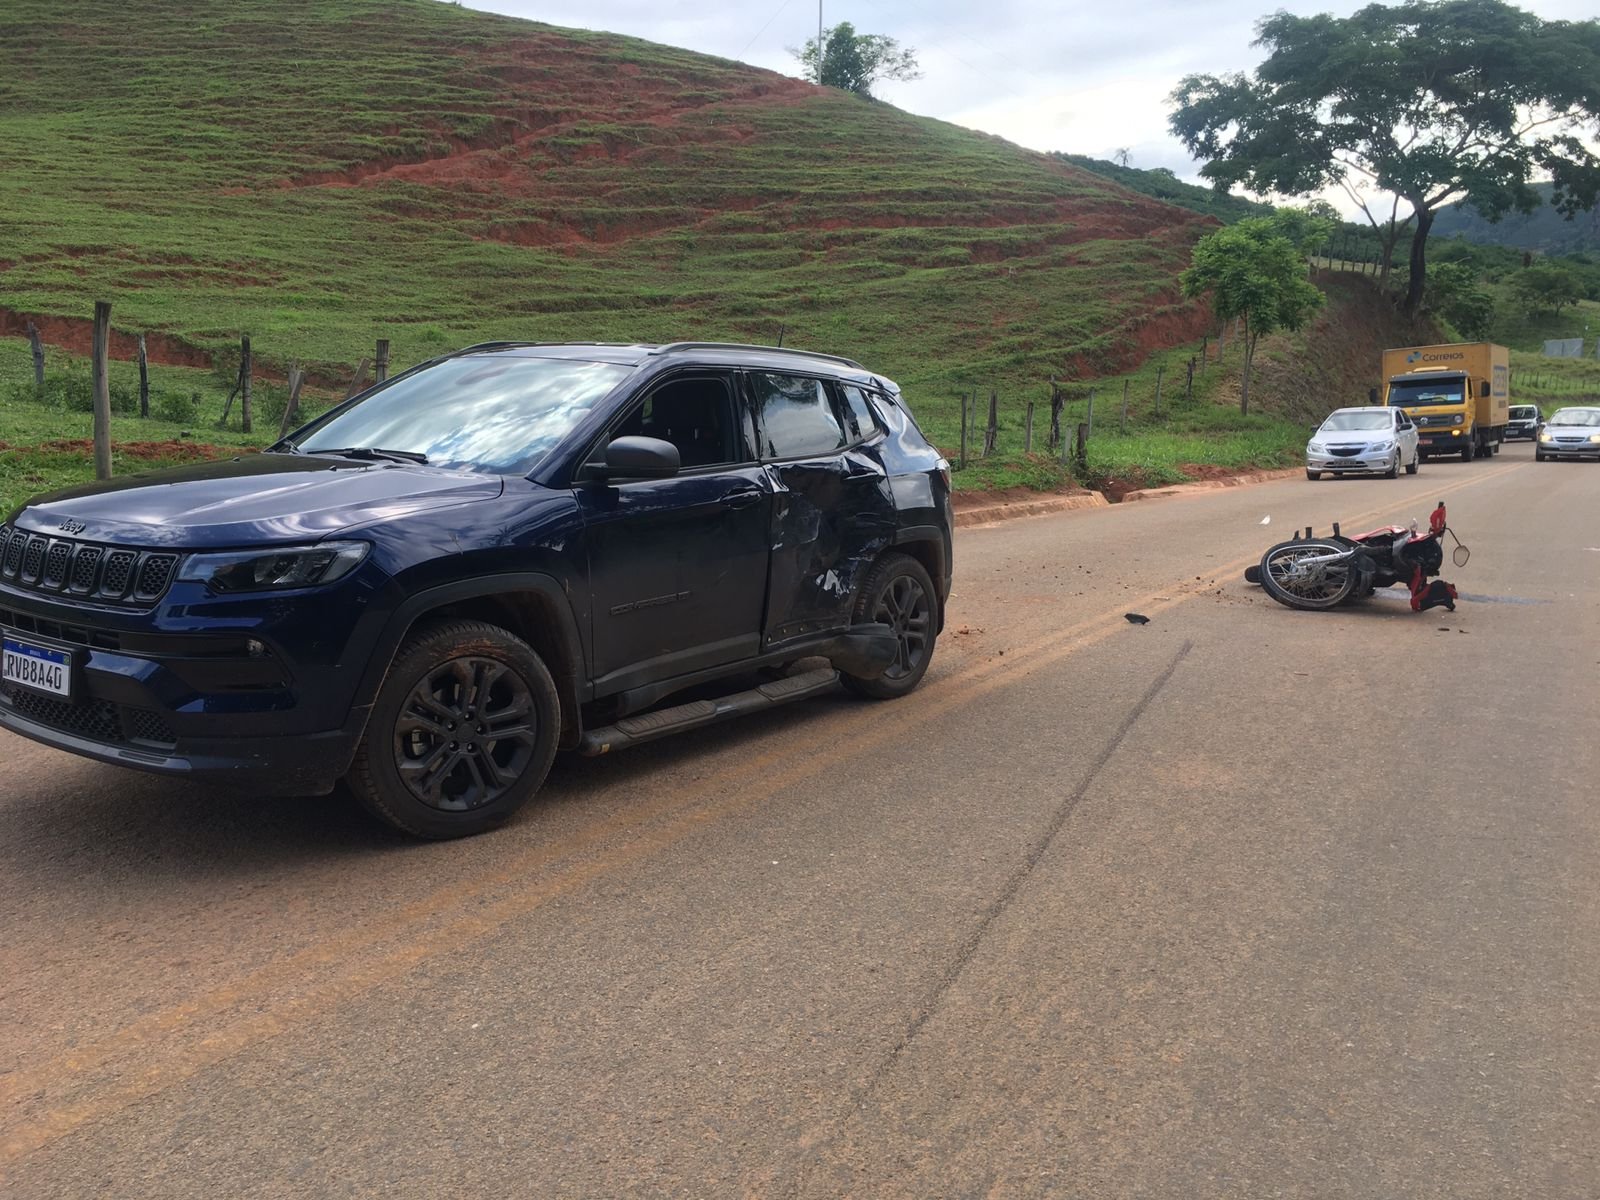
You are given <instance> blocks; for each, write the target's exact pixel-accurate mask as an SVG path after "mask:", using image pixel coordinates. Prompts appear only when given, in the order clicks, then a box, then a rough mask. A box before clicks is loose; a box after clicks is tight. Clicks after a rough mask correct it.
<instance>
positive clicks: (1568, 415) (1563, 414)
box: [1546, 408, 1600, 426]
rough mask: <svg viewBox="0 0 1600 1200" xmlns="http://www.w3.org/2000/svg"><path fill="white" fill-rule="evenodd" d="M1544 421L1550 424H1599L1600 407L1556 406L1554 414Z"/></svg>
mask: <svg viewBox="0 0 1600 1200" xmlns="http://www.w3.org/2000/svg"><path fill="white" fill-rule="evenodd" d="M1546 423H1547V424H1550V425H1596V426H1600V408H1558V409H1556V415H1555V416H1553V417H1551V418H1550V420H1549V421H1548V422H1546Z"/></svg>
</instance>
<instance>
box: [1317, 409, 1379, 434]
mask: <svg viewBox="0 0 1600 1200" xmlns="http://www.w3.org/2000/svg"><path fill="white" fill-rule="evenodd" d="M1393 428H1394V418H1393V417H1392V416H1390V415H1389V414H1388V413H1386V412H1384V411H1382V410H1381V409H1374V410H1372V411H1370V412H1336V413H1332V414H1330V415H1329V417H1328V419H1327V420H1326V421H1324V422H1323V423H1322V430H1321V432H1323V433H1342V432H1344V431H1345V430H1351V429H1393Z"/></svg>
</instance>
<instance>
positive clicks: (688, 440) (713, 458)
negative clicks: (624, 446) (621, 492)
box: [607, 376, 752, 470]
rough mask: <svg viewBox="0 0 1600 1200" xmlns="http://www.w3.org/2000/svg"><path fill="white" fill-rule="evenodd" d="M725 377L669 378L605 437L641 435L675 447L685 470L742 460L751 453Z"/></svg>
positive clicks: (743, 461)
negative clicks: (668, 380) (658, 439)
mask: <svg viewBox="0 0 1600 1200" xmlns="http://www.w3.org/2000/svg"><path fill="white" fill-rule="evenodd" d="M745 434H746V431H745V429H744V428H743V427H742V426H741V423H740V422H739V421H738V420H737V418H736V416H735V411H734V404H733V392H732V390H731V389H730V387H729V386H728V381H727V380H726V379H722V378H718V377H714V376H713V377H709V378H705V377H697V378H692V379H674V380H672V381H671V382H669V383H665V384H662V385H661V386H660V387H658V388H656V389H654V390H653V391H651V392H650V394H649V395H648V396H646V397H645V399H644V402H643V403H642V404H640V405H638V406H636V407H635V408H634V409H633V410H632V411H630V412H629V413H628V414H627V415H626V416H625V417H624V418H623V419H622V420H621V421H619V422H618V423H617V424H616V425H615V426H613V427H612V429H611V430H610V432H609V433H608V434H607V438H608V439H609V438H618V437H627V436H629V435H642V436H644V437H653V438H660V439H661V440H662V441H664V442H671V443H672V444H673V445H674V446H676V447H677V448H678V460H679V462H681V463H682V464H683V467H684V469H685V470H692V469H693V468H695V467H712V466H722V465H727V464H732V463H746V462H749V461H750V460H751V458H752V454H751V450H750V443H749V440H748V439H747V438H746V436H745Z"/></svg>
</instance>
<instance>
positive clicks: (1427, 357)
mask: <svg viewBox="0 0 1600 1200" xmlns="http://www.w3.org/2000/svg"><path fill="white" fill-rule="evenodd" d="M1466 357H1467V356H1466V355H1465V354H1464V353H1462V352H1461V351H1460V350H1456V351H1454V352H1453V353H1450V354H1440V353H1438V352H1436V351H1432V350H1413V351H1412V352H1411V353H1410V354H1408V355H1406V365H1407V366H1410V365H1411V364H1412V363H1414V362H1457V361H1459V360H1461V359H1464V358H1466Z"/></svg>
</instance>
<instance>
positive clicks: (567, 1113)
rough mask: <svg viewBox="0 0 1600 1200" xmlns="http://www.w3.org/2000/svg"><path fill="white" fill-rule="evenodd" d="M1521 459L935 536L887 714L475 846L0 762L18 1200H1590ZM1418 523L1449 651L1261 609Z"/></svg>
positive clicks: (1534, 560) (755, 727) (1553, 691)
mask: <svg viewBox="0 0 1600 1200" xmlns="http://www.w3.org/2000/svg"><path fill="white" fill-rule="evenodd" d="M1531 458H1532V456H1531V453H1530V451H1529V449H1528V448H1527V447H1526V446H1521V447H1517V448H1512V449H1508V450H1507V451H1506V452H1505V453H1504V454H1503V455H1501V456H1500V457H1499V458H1497V459H1494V460H1492V461H1489V462H1478V463H1473V464H1470V465H1467V464H1456V463H1428V464H1425V465H1424V467H1423V469H1422V473H1421V474H1420V475H1418V476H1417V477H1415V478H1402V479H1400V480H1395V481H1386V480H1368V481H1353V480H1344V481H1325V482H1322V483H1319V484H1312V483H1309V482H1306V481H1303V480H1293V481H1288V482H1283V483H1275V484H1267V485H1262V486H1256V487H1247V488H1237V489H1229V490H1224V491H1217V492H1213V493H1208V494H1205V495H1201V496H1195V497H1183V498H1174V499H1167V500H1157V501H1149V502H1144V503H1136V504H1126V505H1121V506H1117V507H1114V508H1111V509H1106V510H1095V511H1088V512H1074V513H1066V514H1062V515H1059V516H1054V517H1042V518H1035V519H1030V520H1022V521H1016V522H1012V523H1009V524H1006V525H1001V526H995V527H992V528H987V529H976V530H963V531H962V532H961V534H960V537H959V547H958V551H959V566H958V573H957V586H956V595H955V597H954V600H953V602H952V606H951V611H950V619H949V626H948V628H947V630H946V635H945V637H944V638H943V639H942V640H941V642H940V644H939V648H938V653H937V658H936V662H935V665H934V669H933V670H932V672H931V673H930V675H929V677H928V680H927V682H926V684H925V686H924V687H923V688H922V689H921V690H920V691H919V692H918V693H917V694H915V695H914V696H913V697H911V698H909V699H906V700H903V701H900V702H898V703H894V704H888V705H873V704H869V703H865V702H858V701H853V700H849V699H846V698H844V697H843V696H840V697H838V698H834V699H822V700H819V701H814V702H810V703H808V704H806V705H803V706H798V707H794V708H791V709H788V710H786V711H783V712H779V713H776V714H771V715H767V716H763V717H759V718H752V719H749V720H746V721H745V722H744V723H742V724H734V725H729V726H723V727H721V728H719V729H714V730H709V731H702V732H700V733H698V734H695V735H689V736H686V737H683V738H681V739H678V740H676V741H671V742H666V743H659V744H656V745H654V746H652V747H648V748H645V749H641V750H638V751H634V752H630V753H629V754H625V755H619V756H617V757H615V758H613V759H609V760H597V761H584V760H574V761H571V762H562V763H559V764H558V765H557V768H556V771H555V774H554V775H553V777H552V780H551V782H550V784H549V786H548V788H547V791H546V792H545V793H544V794H543V797H542V799H541V800H540V801H539V802H538V803H536V804H535V805H534V806H533V807H532V808H531V809H530V810H528V811H527V812H525V813H524V814H523V815H522V816H521V817H520V819H519V820H518V821H517V822H516V823H515V824H514V825H512V826H511V827H509V828H507V829H505V830H503V831H501V832H499V833H497V834H494V835H491V836H489V837H485V838H479V839H476V840H473V841H468V842H461V843H453V844H448V845H417V844H411V843H407V842H404V841H401V840H398V839H396V838H394V837H391V836H389V835H388V834H386V833H384V832H382V831H381V830H379V829H378V828H376V827H375V826H374V825H372V824H370V823H369V822H368V821H367V820H366V819H365V818H364V817H362V816H361V815H360V814H359V813H358V812H356V811H355V810H354V808H353V805H352V804H351V803H350V802H349V801H347V800H344V799H341V798H339V797H333V798H324V799H320V800H271V801H262V800H257V799H246V798H242V797H239V796H236V795H233V794H230V793H229V792H227V791H226V790H221V789H216V788H204V787H199V786H192V785H174V784H171V783H166V782H163V781H160V780H156V779H152V778H149V777H144V776H140V775H137V774H133V773H125V772H122V771H119V770H117V769H115V768H110V767H102V766H98V765H95V764H92V763H88V762H84V761H81V760H78V759H75V758H72V757H69V756H66V755H63V754H58V753H55V752H52V751H47V750H44V749H41V748H38V747H35V746H33V745H32V744H30V743H26V742H23V741H20V740H17V739H15V738H12V737H10V736H9V735H6V734H0V763H3V765H4V771H3V776H0V778H3V780H4V782H0V817H3V823H0V830H3V832H0V887H3V897H4V900H3V909H0V912H3V914H4V915H3V924H0V933H3V939H0V1193H3V1194H4V1195H5V1196H7V1197H9V1198H14V1200H24V1198H33V1197H88V1196H115V1197H119V1198H124V1200H126V1198H132V1197H146V1196H149V1197H156V1196H159V1197H188V1196H196V1197H199V1196H204V1197H217V1196H235V1195H249V1196H316V1197H342V1196H383V1197H412V1196H473V1197H476V1196H485V1197H488V1196H493V1197H500V1196H505V1197H535V1196H536V1197H558V1196H574V1197H578V1196H581V1197H598V1196H696V1197H712V1196H716V1197H720V1196H744V1195H750V1196H771V1197H832V1196H845V1195H850V1196H861V1197H883V1196H904V1197H935V1196H938V1197H945V1196H950V1197H955V1196H1002V1197H1007V1196H1056V1197H1059V1196H1083V1197H1121V1196H1140V1197H1145V1196H1159V1197H1167V1196H1170V1197H1182V1198H1185V1200H1187V1198H1190V1197H1266V1196H1293V1197H1301V1196H1316V1197H1340V1198H1347V1197H1383V1198H1390V1197H1402V1196H1403V1197H1408V1198H1409V1197H1450V1198H1452V1200H1460V1198H1466V1197H1497V1198H1503V1197H1573V1198H1577V1197H1593V1196H1595V1195H1597V1194H1600V883H1597V881H1600V785H1597V782H1596V781H1597V780H1600V736H1597V730H1600V690H1597V688H1596V686H1595V684H1596V675H1597V666H1600V620H1597V618H1600V588H1597V586H1596V585H1597V583H1600V527H1597V525H1596V520H1595V514H1596V512H1597V511H1600V466H1594V465H1591V464H1554V463H1552V464H1539V465H1535V464H1534V463H1533V462H1532V461H1531ZM1441 498H1443V499H1445V500H1446V501H1447V502H1448V504H1449V506H1450V513H1451V518H1452V524H1453V525H1455V526H1456V527H1457V528H1458V529H1459V530H1460V531H1461V533H1462V536H1463V537H1464V538H1465V539H1466V540H1467V542H1468V544H1469V545H1470V546H1471V547H1472V550H1473V557H1472V560H1471V562H1470V564H1469V565H1468V566H1467V567H1465V568H1462V569H1450V568H1447V570H1446V578H1450V579H1453V580H1454V581H1455V582H1456V584H1457V586H1458V587H1459V588H1460V589H1461V591H1462V592H1463V593H1464V594H1465V595H1467V596H1469V597H1471V598H1470V599H1467V600H1465V601H1464V602H1463V603H1462V605H1461V608H1460V610H1459V611H1458V612H1456V613H1454V614H1449V613H1444V612H1442V611H1441V612H1432V613H1425V614H1420V615H1418V614H1413V613H1411V612H1410V611H1409V609H1408V608H1407V607H1406V606H1405V604H1404V602H1403V601H1401V600H1397V599H1379V600H1375V601H1373V602H1369V603H1367V604H1365V605H1362V606H1360V607H1357V608H1353V609H1349V610H1345V611H1341V612H1338V613H1332V614H1322V613H1297V612H1291V611H1289V610H1287V609H1285V608H1282V607H1280V606H1278V605H1276V604H1274V603H1273V602H1272V601H1271V600H1269V599H1268V598H1266V597H1265V596H1264V595H1263V594H1261V593H1260V592H1259V591H1258V590H1257V589H1255V588H1252V587H1249V586H1247V585H1245V584H1244V583H1243V581H1242V578H1241V575H1240V572H1241V570H1242V568H1243V567H1244V566H1245V564H1246V563H1247V562H1249V561H1252V560H1253V559H1254V558H1255V557H1257V556H1258V555H1259V554H1260V553H1261V551H1262V550H1263V549H1265V547H1266V546H1267V545H1268V544H1269V543H1270V542H1273V541H1276V540H1280V539H1281V538H1282V537H1285V536H1287V535H1288V534H1289V533H1290V532H1291V531H1292V530H1293V529H1294V528H1296V527H1297V526H1304V525H1306V524H1308V523H1311V524H1315V525H1316V526H1318V527H1319V528H1325V527H1326V526H1327V524H1328V523H1329V522H1330V521H1332V520H1341V521H1343V522H1344V523H1345V526H1346V528H1347V529H1349V530H1351V531H1355V527H1357V526H1364V525H1377V524H1384V523H1388V522H1389V521H1390V520H1393V519H1407V520H1408V519H1410V518H1412V517H1416V518H1417V519H1418V520H1419V521H1425V520H1426V518H1427V515H1428V511H1429V510H1430V509H1431V508H1432V506H1433V503H1434V502H1435V501H1436V500H1438V499H1441ZM1266 517H1270V518H1271V522H1270V524H1268V525H1266V526H1263V525H1262V524H1261V522H1262V520H1263V518H1266ZM1126 611H1138V612H1141V613H1144V614H1146V615H1148V616H1149V617H1150V618H1151V620H1150V623H1149V624H1148V625H1144V626H1135V625H1132V624H1129V623H1128V622H1126V621H1125V620H1124V619H1123V616H1122V614H1123V613H1124V612H1126Z"/></svg>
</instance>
